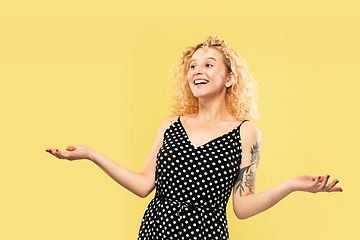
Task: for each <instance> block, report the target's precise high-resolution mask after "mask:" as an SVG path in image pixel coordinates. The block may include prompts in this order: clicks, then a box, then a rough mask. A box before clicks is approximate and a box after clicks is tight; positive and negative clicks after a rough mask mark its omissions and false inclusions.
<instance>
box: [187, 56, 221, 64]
mask: <svg viewBox="0 0 360 240" xmlns="http://www.w3.org/2000/svg"><path fill="white" fill-rule="evenodd" d="M206 59H212V60H214V61H215V62H216V59H215V58H214V57H208V58H206ZM192 61H196V59H192V60H191V61H190V63H191V62H192Z"/></svg>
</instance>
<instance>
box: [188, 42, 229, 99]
mask: <svg viewBox="0 0 360 240" xmlns="http://www.w3.org/2000/svg"><path fill="white" fill-rule="evenodd" d="M229 79H230V74H229V73H227V72H226V67H225V64H224V57H223V55H222V54H221V53H220V52H219V51H218V50H217V49H215V48H211V47H210V48H209V49H208V50H207V51H205V50H204V49H202V48H199V49H198V50H196V52H195V53H194V54H193V56H192V58H191V60H190V66H189V71H188V74H187V80H188V83H189V86H190V89H191V91H192V93H193V94H194V96H195V97H197V98H204V99H205V98H209V97H216V96H219V95H221V94H223V96H225V93H226V88H228V87H230V86H231V84H232V83H231V82H230V81H229Z"/></svg>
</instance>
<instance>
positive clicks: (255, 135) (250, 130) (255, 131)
mask: <svg viewBox="0 0 360 240" xmlns="http://www.w3.org/2000/svg"><path fill="white" fill-rule="evenodd" d="M240 137H241V140H242V141H243V142H244V141H245V142H254V141H255V142H258V141H261V132H260V130H259V128H258V127H257V126H256V125H255V124H254V123H252V122H250V121H246V122H244V123H243V124H242V125H241V127H240Z"/></svg>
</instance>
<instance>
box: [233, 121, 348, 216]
mask: <svg viewBox="0 0 360 240" xmlns="http://www.w3.org/2000/svg"><path fill="white" fill-rule="evenodd" d="M240 137H241V145H242V161H241V164H240V171H239V174H238V176H237V179H236V182H235V186H234V193H233V208H234V212H235V215H236V216H237V217H238V218H239V219H246V218H249V217H251V216H254V215H256V214H258V213H261V212H263V211H265V210H267V209H269V208H271V207H272V206H274V205H275V204H276V203H278V202H279V201H280V200H281V199H283V198H284V197H286V196H287V195H289V194H290V193H291V192H294V191H305V192H312V193H317V192H341V191H342V189H341V188H340V187H335V185H336V184H337V183H338V182H339V181H338V180H337V179H335V180H333V181H332V182H331V183H329V184H327V183H328V180H329V177H330V176H329V175H325V176H317V177H313V176H306V175H304V176H297V177H294V178H292V179H290V180H287V181H285V182H283V183H281V184H279V185H277V186H275V187H273V188H270V189H268V190H266V191H264V192H261V193H257V194H255V175H256V168H257V165H258V163H259V159H260V151H261V134H260V131H259V129H258V128H257V127H256V126H255V124H253V123H251V122H245V123H243V124H242V126H241V129H240Z"/></svg>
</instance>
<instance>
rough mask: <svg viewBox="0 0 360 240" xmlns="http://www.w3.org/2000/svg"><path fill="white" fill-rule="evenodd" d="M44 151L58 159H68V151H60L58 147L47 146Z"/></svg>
mask: <svg viewBox="0 0 360 240" xmlns="http://www.w3.org/2000/svg"><path fill="white" fill-rule="evenodd" d="M45 151H46V152H48V153H50V154H52V155H53V156H55V157H57V158H59V159H68V158H69V157H70V156H69V153H68V152H61V151H60V149H58V148H56V149H55V148H47V149H46V150H45Z"/></svg>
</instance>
